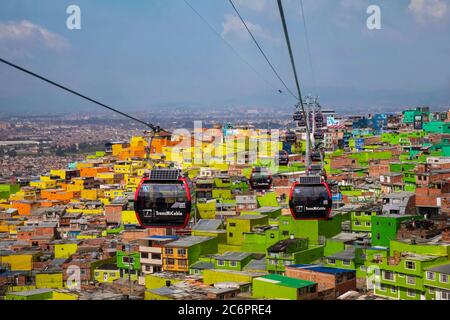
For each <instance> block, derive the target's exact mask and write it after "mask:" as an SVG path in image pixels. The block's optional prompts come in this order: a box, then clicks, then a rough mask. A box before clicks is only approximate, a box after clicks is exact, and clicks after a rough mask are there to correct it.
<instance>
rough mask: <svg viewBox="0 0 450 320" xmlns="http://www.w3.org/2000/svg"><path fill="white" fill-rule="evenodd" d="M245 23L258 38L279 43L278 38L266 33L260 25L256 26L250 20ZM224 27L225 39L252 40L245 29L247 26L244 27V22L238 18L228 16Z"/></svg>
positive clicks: (223, 24)
mask: <svg viewBox="0 0 450 320" xmlns="http://www.w3.org/2000/svg"><path fill="white" fill-rule="evenodd" d="M245 23H246V24H247V27H248V28H249V29H250V31H251V32H252V33H253V35H254V36H255V37H256V38H263V39H266V40H269V41H271V42H278V41H279V39H278V38H276V37H273V36H272V35H270V34H269V33H267V32H265V31H264V29H263V28H262V27H261V26H260V25H258V24H254V23H252V22H250V21H248V20H246V21H245ZM222 27H223V30H222V36H223V37H233V38H236V39H238V40H241V41H248V40H250V35H249V34H248V32H247V30H246V29H245V26H244V25H243V23H242V21H241V20H240V19H239V17H237V16H234V15H230V14H226V15H225V22H224V23H222Z"/></svg>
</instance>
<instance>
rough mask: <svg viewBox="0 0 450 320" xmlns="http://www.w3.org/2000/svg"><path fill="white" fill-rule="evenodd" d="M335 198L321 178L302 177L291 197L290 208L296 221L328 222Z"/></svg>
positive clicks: (293, 189) (292, 189) (292, 190)
mask: <svg viewBox="0 0 450 320" xmlns="http://www.w3.org/2000/svg"><path fill="white" fill-rule="evenodd" d="M332 205H333V198H332V194H331V190H330V187H329V186H328V183H327V182H325V181H324V180H323V179H322V177H320V176H307V177H300V181H298V182H295V183H294V184H293V186H292V188H291V192H290V195H289V208H290V210H291V214H292V217H293V218H294V219H295V220H328V219H330V216H331V208H332Z"/></svg>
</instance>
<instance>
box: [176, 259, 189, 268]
mask: <svg viewBox="0 0 450 320" xmlns="http://www.w3.org/2000/svg"><path fill="white" fill-rule="evenodd" d="M178 266H179V267H186V266H187V263H186V260H178Z"/></svg>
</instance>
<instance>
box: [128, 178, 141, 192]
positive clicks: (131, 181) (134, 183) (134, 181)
mask: <svg viewBox="0 0 450 320" xmlns="http://www.w3.org/2000/svg"><path fill="white" fill-rule="evenodd" d="M140 182H141V176H138V177H130V176H126V177H125V183H126V187H127V188H131V189H136V188H137V187H138V185H139V183H140Z"/></svg>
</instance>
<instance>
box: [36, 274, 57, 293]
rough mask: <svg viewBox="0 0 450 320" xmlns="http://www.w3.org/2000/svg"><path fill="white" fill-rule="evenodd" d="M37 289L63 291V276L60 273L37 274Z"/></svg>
mask: <svg viewBox="0 0 450 320" xmlns="http://www.w3.org/2000/svg"><path fill="white" fill-rule="evenodd" d="M35 279H36V288H38V289H40V288H48V289H61V288H63V274H62V271H58V272H44V273H37V274H36V278H35Z"/></svg>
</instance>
